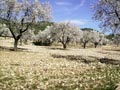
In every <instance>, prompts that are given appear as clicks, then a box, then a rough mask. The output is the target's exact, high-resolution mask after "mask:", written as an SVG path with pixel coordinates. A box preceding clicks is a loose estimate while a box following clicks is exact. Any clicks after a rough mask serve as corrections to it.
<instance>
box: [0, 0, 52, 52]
mask: <svg viewBox="0 0 120 90" xmlns="http://www.w3.org/2000/svg"><path fill="white" fill-rule="evenodd" d="M50 13H51V7H50V5H49V3H40V2H39V1H38V0H35V1H33V2H30V1H29V0H22V1H21V2H20V1H17V0H2V1H1V2H0V18H1V19H2V20H4V22H5V24H6V25H7V27H8V28H9V30H10V32H11V34H12V36H13V38H14V50H15V51H16V50H17V44H18V41H19V40H20V38H21V37H22V34H23V33H24V32H26V31H27V30H28V29H29V28H30V27H31V25H32V24H33V23H36V22H39V21H46V20H48V19H50V18H51V14H50Z"/></svg>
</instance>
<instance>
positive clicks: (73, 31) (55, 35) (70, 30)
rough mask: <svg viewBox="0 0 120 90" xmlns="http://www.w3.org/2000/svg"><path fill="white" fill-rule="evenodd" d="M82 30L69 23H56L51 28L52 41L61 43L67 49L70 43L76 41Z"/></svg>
mask: <svg viewBox="0 0 120 90" xmlns="http://www.w3.org/2000/svg"><path fill="white" fill-rule="evenodd" d="M79 30H80V28H78V27H76V26H75V25H72V24H71V23H69V22H61V23H55V24H54V25H53V26H51V32H50V33H51V37H52V40H55V41H57V42H60V43H61V44H62V45H63V48H64V49H66V48H67V44H68V43H69V42H70V41H74V40H75V38H76V37H77V35H78V33H79Z"/></svg>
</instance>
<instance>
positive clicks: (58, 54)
mask: <svg viewBox="0 0 120 90" xmlns="http://www.w3.org/2000/svg"><path fill="white" fill-rule="evenodd" d="M12 47H13V40H12V39H6V40H5V39H4V38H0V90H115V89H116V88H117V89H118V90H120V89H119V88H118V87H117V86H119V84H120V48H119V47H114V48H113V47H112V46H104V47H98V48H97V49H95V48H87V49H82V48H73V47H72V48H68V49H67V50H63V49H61V47H59V46H56V47H55V46H50V47H44V46H34V45H32V44H29V45H23V46H19V48H20V49H19V50H18V51H17V52H14V51H12V50H10V49H11V48H12Z"/></svg>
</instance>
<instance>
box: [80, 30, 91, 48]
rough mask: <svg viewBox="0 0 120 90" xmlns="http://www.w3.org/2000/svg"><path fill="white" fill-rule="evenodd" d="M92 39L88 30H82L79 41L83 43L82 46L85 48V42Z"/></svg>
mask: <svg viewBox="0 0 120 90" xmlns="http://www.w3.org/2000/svg"><path fill="white" fill-rule="evenodd" d="M91 39H92V33H91V31H89V30H84V31H83V37H82V39H81V43H83V48H86V45H87V43H89V42H90V41H91Z"/></svg>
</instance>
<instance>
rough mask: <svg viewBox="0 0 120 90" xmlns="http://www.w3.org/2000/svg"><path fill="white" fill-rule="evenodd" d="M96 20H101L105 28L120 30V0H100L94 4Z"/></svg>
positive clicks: (114, 30) (102, 26) (113, 30)
mask: <svg viewBox="0 0 120 90" xmlns="http://www.w3.org/2000/svg"><path fill="white" fill-rule="evenodd" d="M93 9H94V11H95V12H94V16H93V18H94V19H95V20H98V21H101V24H100V25H101V28H103V30H107V31H109V30H112V32H114V33H116V32H118V31H119V30H120V0H99V1H98V3H96V4H95V5H94V6H93Z"/></svg>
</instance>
